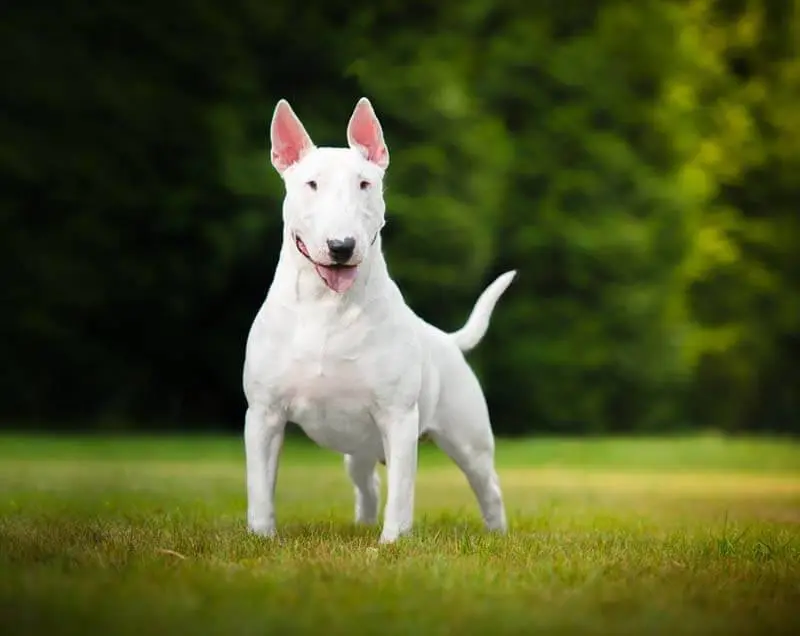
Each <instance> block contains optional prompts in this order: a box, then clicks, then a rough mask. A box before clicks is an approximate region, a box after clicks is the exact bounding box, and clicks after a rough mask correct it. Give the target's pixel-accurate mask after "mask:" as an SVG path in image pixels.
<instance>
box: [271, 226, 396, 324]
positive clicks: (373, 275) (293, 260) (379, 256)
mask: <svg viewBox="0 0 800 636" xmlns="http://www.w3.org/2000/svg"><path fill="white" fill-rule="evenodd" d="M388 276H389V275H388V270H387V267H386V260H385V259H384V257H383V251H382V247H381V236H380V234H378V235H377V237H376V238H375V243H374V244H373V245H372V246H371V247H370V250H369V256H368V258H366V259H365V260H364V261H362V262H361V264H360V265H359V266H358V276H357V277H356V280H355V282H354V283H353V285H352V287H350V289H348V290H347V291H346V292H344V293H337V292H335V291H333V290H332V289H329V288H328V287H327V286H326V285H325V283H324V282H323V281H322V279H321V278H320V276H319V274H317V272H316V271H315V269H314V265H313V264H312V263H311V262H310V261H309V260H308V259H307V258H306V257H305V256H303V254H301V253H300V252H299V251H298V249H297V246H296V244H295V241H294V238H293V237H292V236H291V234H290V233H288V232H284V236H283V244H282V245H281V253H280V259H279V261H278V266H277V268H276V270H275V278H274V280H273V285H274V286H280V287H282V288H284V289H286V290H287V291H288V293H284V294H281V296H282V297H283V298H287V299H289V298H291V299H292V302H293V303H296V304H298V305H305V304H310V303H313V304H315V305H325V306H329V307H331V308H334V309H346V308H348V307H351V306H354V305H362V306H366V305H367V304H368V303H370V302H371V301H372V300H374V299H376V298H379V297H382V296H384V295H385V293H386V289H385V287H386V281H387V280H388Z"/></svg>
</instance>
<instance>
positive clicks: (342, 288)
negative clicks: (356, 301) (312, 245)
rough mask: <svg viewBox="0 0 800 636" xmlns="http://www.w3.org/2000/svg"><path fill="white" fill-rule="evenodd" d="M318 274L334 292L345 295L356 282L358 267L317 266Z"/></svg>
mask: <svg viewBox="0 0 800 636" xmlns="http://www.w3.org/2000/svg"><path fill="white" fill-rule="evenodd" d="M316 267H317V274H319V275H320V277H321V278H322V280H324V281H325V284H326V285H327V286H328V287H330V288H331V289H332V290H333V291H335V292H338V293H340V294H341V293H344V292H346V291H347V290H348V289H350V286H351V285H352V284H353V283H354V282H355V280H356V274H357V272H356V270H357V269H358V268H357V267H325V266H324V265H317V266H316Z"/></svg>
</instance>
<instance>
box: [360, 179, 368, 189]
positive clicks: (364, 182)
mask: <svg viewBox="0 0 800 636" xmlns="http://www.w3.org/2000/svg"><path fill="white" fill-rule="evenodd" d="M369 186H370V183H369V181H362V182H361V183H359V184H358V187H359V188H361V189H362V190H366V189H367V188H369Z"/></svg>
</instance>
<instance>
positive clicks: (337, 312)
mask: <svg viewBox="0 0 800 636" xmlns="http://www.w3.org/2000/svg"><path fill="white" fill-rule="evenodd" d="M270 136H271V142H272V165H273V166H274V167H275V169H276V170H277V171H278V173H279V174H280V175H281V177H282V178H283V181H284V183H285V186H286V198H285V200H284V203H283V224H284V225H283V245H282V247H281V252H280V258H279V261H278V265H277V268H276V270H275V277H274V280H273V281H272V285H271V286H270V288H269V292H268V293H267V297H266V299H265V301H264V304H263V305H262V306H261V308H260V310H259V311H258V314H257V315H256V317H255V320H254V322H253V325H252V327H251V329H250V333H249V336H248V340H247V350H246V356H245V363H244V377H243V384H244V393H245V396H246V398H247V404H248V408H247V415H246V416H245V426H244V429H245V431H244V437H245V454H246V459H247V521H248V527H249V529H250V530H251V531H252V532H254V533H257V534H259V535H262V536H273V535H274V534H275V503H274V500H275V483H276V478H277V472H278V455H279V453H280V450H281V446H282V443H283V436H284V428H285V425H286V423H287V422H294V423H296V424H298V425H299V426H300V427H301V428H302V429H303V431H304V432H305V433H306V435H308V437H310V438H311V439H312V440H314V441H315V442H316V443H317V444H319V445H321V446H323V447H327V448H329V449H333V450H335V451H338V452H340V453H343V454H344V455H345V465H346V469H347V472H348V474H349V475H350V478H351V480H352V482H353V485H354V487H355V499H356V504H355V519H356V522H357V523H364V524H375V523H377V519H378V507H379V481H378V474H377V471H376V466H377V463H378V462H381V463H384V464H386V465H387V477H388V485H387V502H386V507H385V511H384V522H383V530H382V533H381V537H380V541H381V543H391V542H393V541H395V540H397V539H398V538H399V537H400V536H401V535H403V534H405V533H407V532H408V531H409V530H410V529H411V525H412V520H413V509H414V481H415V477H416V470H417V444H418V440H419V438H420V437H421V436H422V435H427V436H429V437H430V438H432V439H433V440H434V441H435V442H436V444H437V445H438V446H439V447H440V448H441V449H443V450H444V451H445V453H447V454H448V455H449V456H450V457H451V458H452V459H453V460H454V461H455V463H456V464H457V465H458V466H459V467H460V468H461V470H462V471H463V472H464V474H465V475H466V477H467V480H468V481H469V484H470V486H471V487H472V490H473V491H474V493H475V496H476V497H477V499H478V503H479V504H480V509H481V513H482V516H483V520H484V522H485V524H486V527H487V528H488V529H489V530H494V531H499V532H505V531H506V515H505V509H504V505H503V499H502V494H501V491H500V483H499V480H498V478H497V473H496V472H495V468H494V437H493V435H492V430H491V425H490V422H489V413H488V409H487V406H486V401H485V399H484V396H483V392H482V390H481V387H480V384H479V383H478V380H477V378H476V376H475V374H474V373H473V371H472V369H471V368H470V367H469V365H468V364H467V362H466V360H465V359H464V352H466V351H469V350H470V349H472V348H473V347H474V346H475V345H477V344H478V342H480V340H481V339H482V338H483V336H484V334H485V333H486V329H487V327H488V325H489V318H490V317H491V314H492V310H493V309H494V306H495V304H496V303H497V300H498V299H499V298H500V296H501V294H502V293H503V292H504V291H505V290H506V288H507V287H508V285H509V284H510V283H511V281H512V279H513V278H514V276H515V271H510V272H506V273H505V274H503V275H502V276H500V277H499V278H498V279H497V280H495V281H494V282H493V283H492V284H491V285H490V286H489V287H488V288H487V289H486V290H485V291H484V292H483V294H482V295H481V296H480V298H478V301H477V303H476V304H475V308H474V309H473V311H472V314H471V315H470V317H469V319H468V321H467V323H466V325H465V326H464V327H463V328H462V329H460V330H459V331H456V332H455V333H445V332H443V331H440V330H439V329H437V328H436V327H433V326H431V325H430V324H428V323H426V322H425V321H424V320H422V319H421V318H419V317H418V316H417V315H416V314H415V313H414V312H413V311H412V310H411V309H410V308H409V307H408V305H407V304H406V303H405V301H404V299H403V296H402V295H401V293H400V290H399V289H398V288H397V285H396V284H395V283H394V281H392V279H391V278H390V277H389V273H388V271H387V267H386V261H385V260H384V257H383V253H382V251H381V236H380V231H381V228H382V227H383V225H384V213H385V208H386V206H385V203H384V199H383V176H384V172H385V170H386V168H387V166H388V165H389V152H388V150H387V148H386V144H385V142H384V140H383V131H382V129H381V125H380V123H379V122H378V119H377V117H376V116H375V112H374V111H373V109H372V105H371V104H370V102H369V100H367V99H366V98H362V99H361V100H359V102H358V104H357V105H356V107H355V110H354V111H353V114H352V116H351V118H350V122H349V124H348V127H347V141H348V145H349V147H348V148H317V147H316V146H314V144H313V142H312V141H311V138H310V137H309V136H308V133H307V132H306V130H305V128H304V126H303V124H302V123H301V122H300V120H299V119H298V118H297V116H296V115H295V114H294V111H293V110H292V109H291V107H290V106H289V104H288V103H287V102H286V101H285V100H281V101H279V102H278V104H277V106H276V108H275V112H274V115H273V117H272V125H271V131H270Z"/></svg>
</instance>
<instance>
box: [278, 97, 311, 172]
mask: <svg viewBox="0 0 800 636" xmlns="http://www.w3.org/2000/svg"><path fill="white" fill-rule="evenodd" d="M269 137H270V141H271V143H272V165H273V166H275V170H277V171H278V172H279V173H281V174H283V172H284V171H285V170H286V169H287V168H288V167H289V166H291V165H293V164H295V163H297V162H298V161H300V159H302V158H303V157H304V156H305V155H306V154H307V153H308V152H309V151H310V150H313V149H314V142H313V141H311V137H309V136H308V133H307V132H306V129H305V128H304V127H303V124H302V122H301V121H300V120H299V119H298V118H297V115H295V114H294V111H293V110H292V107H291V106H289V102H287V101H286V100H285V99H282V100H280V101H279V102H278V105H277V106H275V112H274V113H273V115H272V124H271V126H270V131H269Z"/></svg>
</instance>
